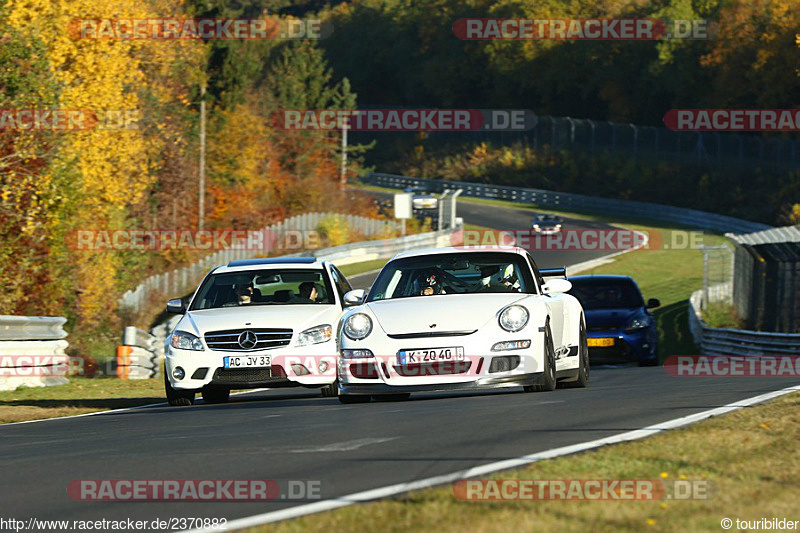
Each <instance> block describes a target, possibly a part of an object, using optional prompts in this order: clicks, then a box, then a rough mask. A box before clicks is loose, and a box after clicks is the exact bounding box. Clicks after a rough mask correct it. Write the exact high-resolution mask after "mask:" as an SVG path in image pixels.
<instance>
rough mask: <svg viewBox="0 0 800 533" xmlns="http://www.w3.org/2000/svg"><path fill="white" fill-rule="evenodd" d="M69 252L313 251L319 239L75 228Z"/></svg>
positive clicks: (309, 233) (307, 233)
mask: <svg viewBox="0 0 800 533" xmlns="http://www.w3.org/2000/svg"><path fill="white" fill-rule="evenodd" d="M65 240H66V244H67V247H68V248H70V249H71V250H85V251H94V252H102V251H109V250H152V251H167V250H187V251H188V250H200V251H203V250H228V249H231V250H259V251H270V250H316V249H318V248H321V247H322V238H321V236H320V234H319V232H318V231H316V230H283V231H282V232H280V234H279V233H277V232H274V231H272V230H270V229H257V230H233V229H215V230H196V229H156V230H145V229H127V230H109V229H77V230H72V231H70V232H68V233H67V235H66V238H65Z"/></svg>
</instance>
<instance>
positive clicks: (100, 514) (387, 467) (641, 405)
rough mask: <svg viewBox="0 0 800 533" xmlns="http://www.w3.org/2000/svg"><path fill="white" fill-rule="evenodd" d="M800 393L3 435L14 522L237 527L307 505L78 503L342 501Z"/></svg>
mask: <svg viewBox="0 0 800 533" xmlns="http://www.w3.org/2000/svg"><path fill="white" fill-rule="evenodd" d="M789 384H793V383H792V380H786V379H777V378H761V379H748V378H727V379H726V378H677V377H671V376H669V375H667V374H666V372H664V370H663V369H662V368H624V369H600V370H596V371H594V372H593V375H592V382H591V384H590V387H589V388H587V389H569V390H556V391H554V392H550V393H532V394H526V393H523V392H521V391H520V392H517V391H516V390H514V392H500V391H491V392H487V393H484V394H476V393H469V394H460V395H459V394H452V393H448V394H441V393H440V394H417V395H414V396H412V398H411V399H410V400H408V401H405V402H371V403H368V404H359V405H349V406H344V405H340V404H339V402H338V400H336V399H335V398H322V397H320V396H319V395H318V393H317V392H315V391H310V390H309V391H306V390H302V389H300V390H299V391H297V392H293V390H292V389H284V390H283V391H278V390H276V391H264V392H254V393H249V394H247V395H244V396H236V397H233V398H232V399H231V402H230V403H228V404H225V405H202V404H201V405H195V406H193V407H187V408H171V407H166V406H165V407H150V408H144V409H139V410H130V411H123V412H117V413H109V414H102V415H97V416H91V417H84V418H74V419H66V420H52V421H45V422H37V423H32V424H22V425H12V426H5V427H0V471H2V473H3V475H2V477H3V481H2V485H3V498H2V500H1V503H0V509H1V510H0V517H4V518H16V519H26V518H29V517H35V518H38V519H59V520H89V519H92V520H100V519H107V520H122V519H127V518H131V519H135V520H136V519H138V520H153V519H155V518H160V519H167V518H181V517H184V518H185V517H209V518H227V519H228V520H231V519H234V518H240V517H244V516H249V515H253V514H259V513H264V512H268V511H275V510H279V509H283V508H286V507H288V506H292V505H299V504H303V503H307V501H288V500H281V499H278V500H276V501H274V502H266V503H245V502H130V501H126V502H98V501H86V502H82V501H73V500H72V499H71V498H70V497H69V496H68V495H67V491H66V488H67V485H68V484H69V483H70V482H71V481H73V480H81V479H273V480H298V481H300V480H305V481H318V482H319V486H320V487H321V491H322V492H323V493H324V494H326V495H328V496H343V495H347V494H352V493H354V492H359V491H362V490H367V489H372V488H376V487H381V486H386V485H390V484H394V483H400V482H409V481H413V480H417V479H422V478H427V477H430V476H434V475H439V474H447V473H451V472H454V471H458V470H462V469H465V468H468V467H471V466H476V465H481V464H486V463H490V462H494V461H499V460H502V459H507V458H513V457H518V456H521V455H525V454H529V453H533V452H537V451H544V450H547V449H550V448H554V447H560V446H565V445H569V444H574V443H579V442H584V441H587V440H594V439H598V438H602V437H606V436H610V435H614V434H617V433H622V432H625V431H629V430H633V429H638V428H641V427H645V426H648V425H652V424H656V423H659V422H663V421H666V420H670V419H674V418H678V417H681V416H685V415H689V414H691V413H695V412H698V411H702V410H707V409H710V408H714V407H718V406H722V405H725V404H728V403H731V402H734V401H737V400H739V399H744V398H747V397H752V396H755V395H758V394H761V393H764V392H766V391H769V390H774V389H777V388H783V387H785V386H787V385H789Z"/></svg>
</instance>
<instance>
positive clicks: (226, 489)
mask: <svg viewBox="0 0 800 533" xmlns="http://www.w3.org/2000/svg"><path fill="white" fill-rule="evenodd" d="M67 494H68V495H69V497H70V498H72V499H73V500H75V501H116V502H123V501H132V502H137V501H138V502H142V501H145V502H153V501H160V502H170V501H178V502H187V501H232V502H235V501H239V502H264V501H276V500H287V501H310V500H321V499H323V498H327V497H330V496H331V495H332V494H333V487H332V485H331V484H330V483H329V482H327V481H325V482H323V481H321V480H309V479H288V480H287V479H282V480H276V479H74V480H72V481H70V482H69V484H68V485H67Z"/></svg>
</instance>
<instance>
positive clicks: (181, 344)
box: [169, 331, 205, 351]
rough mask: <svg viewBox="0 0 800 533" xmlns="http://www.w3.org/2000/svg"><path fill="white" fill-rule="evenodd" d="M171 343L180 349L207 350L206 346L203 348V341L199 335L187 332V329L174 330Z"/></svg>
mask: <svg viewBox="0 0 800 533" xmlns="http://www.w3.org/2000/svg"><path fill="white" fill-rule="evenodd" d="M169 344H170V346H172V347H173V348H177V349H178V350H197V351H203V350H205V348H203V343H202V342H201V341H200V339H199V338H198V337H196V336H195V335H192V334H191V333H186V332H185V331H175V332H173V333H172V338H171V339H170V340H169Z"/></svg>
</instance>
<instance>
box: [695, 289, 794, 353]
mask: <svg viewBox="0 0 800 533" xmlns="http://www.w3.org/2000/svg"><path fill="white" fill-rule="evenodd" d="M732 292H733V291H732V284H731V283H723V284H719V285H714V286H711V287H709V288H708V289H707V290H698V291H695V292H694V293H692V296H691V298H690V299H689V329H690V330H691V332H692V337H693V338H694V342H695V344H696V345H697V346H698V347H699V348H700V353H701V354H703V355H743V356H750V355H756V356H758V355H800V334H792V333H772V332H766V331H750V330H745V329H735V328H715V327H711V326H709V325H708V324H706V323H705V322H704V321H703V315H702V309H704V308H705V307H706V304H708V303H715V302H726V303H730V302H731V297H732Z"/></svg>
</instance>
